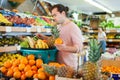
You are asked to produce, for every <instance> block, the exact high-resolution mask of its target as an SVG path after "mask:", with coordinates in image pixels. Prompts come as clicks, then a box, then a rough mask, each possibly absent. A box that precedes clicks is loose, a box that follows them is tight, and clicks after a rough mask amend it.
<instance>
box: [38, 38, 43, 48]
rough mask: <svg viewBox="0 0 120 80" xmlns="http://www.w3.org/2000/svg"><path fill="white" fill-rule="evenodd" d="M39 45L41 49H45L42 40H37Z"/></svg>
mask: <svg viewBox="0 0 120 80" xmlns="http://www.w3.org/2000/svg"><path fill="white" fill-rule="evenodd" d="M37 45H38V47H39V48H43V45H42V40H40V39H39V40H37Z"/></svg>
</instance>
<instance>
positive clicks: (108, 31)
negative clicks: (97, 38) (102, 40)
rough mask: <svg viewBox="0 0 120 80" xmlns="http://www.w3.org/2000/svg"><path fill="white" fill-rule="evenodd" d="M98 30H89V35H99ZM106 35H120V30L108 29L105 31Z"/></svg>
mask: <svg viewBox="0 0 120 80" xmlns="http://www.w3.org/2000/svg"><path fill="white" fill-rule="evenodd" d="M97 32H98V30H89V33H97ZM105 32H106V33H120V29H119V28H118V29H107V30H105Z"/></svg>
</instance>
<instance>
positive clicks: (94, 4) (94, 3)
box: [85, 0, 112, 13]
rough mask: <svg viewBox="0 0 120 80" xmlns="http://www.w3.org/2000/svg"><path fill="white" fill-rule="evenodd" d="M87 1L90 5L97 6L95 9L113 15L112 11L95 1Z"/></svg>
mask: <svg viewBox="0 0 120 80" xmlns="http://www.w3.org/2000/svg"><path fill="white" fill-rule="evenodd" d="M85 1H86V2H88V3H90V4H92V5H93V6H95V7H98V8H100V9H102V10H103V11H105V12H108V13H112V11H111V10H109V9H107V8H105V7H104V6H102V5H100V4H99V3H97V2H95V1H93V0H85Z"/></svg>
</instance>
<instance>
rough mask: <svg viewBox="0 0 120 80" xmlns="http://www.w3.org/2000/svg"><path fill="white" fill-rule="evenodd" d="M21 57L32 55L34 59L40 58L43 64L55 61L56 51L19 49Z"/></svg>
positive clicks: (54, 49)
mask: <svg viewBox="0 0 120 80" xmlns="http://www.w3.org/2000/svg"><path fill="white" fill-rule="evenodd" d="M20 51H21V52H22V54H23V56H27V55H29V54H34V55H35V57H36V58H41V59H42V60H43V62H44V63H49V62H53V61H56V57H57V49H56V48H53V49H27V48H21V50H20Z"/></svg>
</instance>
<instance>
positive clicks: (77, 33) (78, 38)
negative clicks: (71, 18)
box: [71, 25, 83, 52]
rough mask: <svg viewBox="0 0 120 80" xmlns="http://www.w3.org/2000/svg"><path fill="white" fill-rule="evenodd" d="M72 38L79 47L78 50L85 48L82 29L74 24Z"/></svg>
mask: <svg viewBox="0 0 120 80" xmlns="http://www.w3.org/2000/svg"><path fill="white" fill-rule="evenodd" d="M71 29H72V30H71V38H72V42H73V45H74V46H76V47H77V49H78V50H77V52H80V51H82V49H83V35H82V32H81V30H80V29H79V28H78V27H77V26H76V25H74V26H72V28H71Z"/></svg>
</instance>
